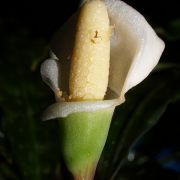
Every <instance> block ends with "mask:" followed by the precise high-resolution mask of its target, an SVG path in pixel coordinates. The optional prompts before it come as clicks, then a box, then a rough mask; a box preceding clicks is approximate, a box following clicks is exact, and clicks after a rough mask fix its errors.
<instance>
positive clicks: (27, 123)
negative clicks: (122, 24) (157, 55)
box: [0, 0, 180, 180]
mask: <svg viewBox="0 0 180 180" xmlns="http://www.w3.org/2000/svg"><path fill="white" fill-rule="evenodd" d="M125 2H127V3H128V4H130V5H131V6H133V7H134V8H135V9H137V10H138V11H139V12H141V13H142V14H143V15H145V17H146V18H147V20H148V21H149V23H150V24H151V25H152V26H153V27H154V29H155V30H156V32H157V33H158V35H159V36H160V37H161V38H162V39H163V40H164V41H165V43H166V49H165V52H164V54H163V56H162V58H161V61H160V63H159V65H158V66H157V67H156V68H155V70H154V71H153V73H151V75H150V76H149V77H148V78H147V79H146V80H145V81H144V82H143V83H141V84H140V85H138V86H136V87H135V88H133V89H132V90H130V91H129V92H128V93H127V95H126V99H127V101H126V102H125V103H124V104H123V105H121V106H119V107H117V109H116V111H115V114H114V117H113V121H112V125H111V128H110V133H109V136H108V140H107V143H106V146H105V149H104V151H103V154H102V157H101V160H100V162H99V165H98V169H97V173H96V177H95V179H98V180H109V179H120V180H121V179H122V180H135V179H138V180H140V179H146V180H148V179H152V178H155V179H171V180H176V179H180V175H179V173H180V140H179V137H180V131H179V128H180V127H179V107H180V83H179V82H180V63H179V61H180V53H179V50H180V49H179V42H180V16H179V8H178V6H177V4H178V3H177V2H176V1H175V0H172V1H171V2H165V1H164V2H163V3H160V4H159V5H158V4H157V2H156V1H155V0H152V1H143V0H136V1H131V0H126V1H125ZM13 3H14V4H13ZM49 3H51V4H49ZM60 3H61V2H55V1H51V2H46V1H44V2H43V4H39V5H38V4H37V2H33V1H25V2H24V3H21V4H18V3H17V2H8V3H7V4H4V5H3V6H1V9H0V34H1V38H0V39H1V41H0V49H1V51H0V179H2V180H7V179H8V180H9V179H10V180H11V179H12V180H32V179H33V180H42V179H43V180H45V179H55V180H56V179H68V178H71V177H70V175H69V174H68V172H67V170H66V168H65V166H64V163H63V161H62V159H61V156H60V147H59V145H58V144H59V138H58V136H59V131H58V126H57V121H56V120H54V121H48V122H42V121H41V114H42V112H43V110H44V109H45V108H46V107H47V106H48V105H49V104H51V103H53V102H54V97H53V94H52V92H51V91H50V90H49V88H47V87H46V86H45V85H44V84H43V83H42V81H41V78H40V74H39V67H40V63H41V62H42V60H44V59H45V58H46V57H48V52H49V42H50V39H51V38H52V36H53V34H54V33H55V32H56V31H57V30H58V28H59V27H60V26H61V25H62V24H63V23H64V22H65V21H66V20H67V19H68V17H70V15H71V14H72V13H73V12H74V11H75V10H76V9H77V7H78V3H79V2H78V0H77V1H70V0H67V1H64V2H63V3H61V4H60Z"/></svg>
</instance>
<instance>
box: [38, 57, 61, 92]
mask: <svg viewBox="0 0 180 180" xmlns="http://www.w3.org/2000/svg"><path fill="white" fill-rule="evenodd" d="M41 77H42V79H43V81H44V82H45V83H46V84H47V85H48V86H49V87H50V88H51V89H52V90H53V91H54V93H56V92H57V91H58V89H59V63H58V61H57V60H54V59H47V60H45V61H44V62H43V63H42V64H41Z"/></svg>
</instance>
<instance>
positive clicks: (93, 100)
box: [41, 0, 164, 179]
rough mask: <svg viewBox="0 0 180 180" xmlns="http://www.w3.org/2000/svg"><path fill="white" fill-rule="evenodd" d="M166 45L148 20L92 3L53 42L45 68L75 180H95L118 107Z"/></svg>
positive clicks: (107, 2) (119, 5)
mask: <svg viewBox="0 0 180 180" xmlns="http://www.w3.org/2000/svg"><path fill="white" fill-rule="evenodd" d="M163 50H164V42H163V41H162V40H161V39H160V38H159V37H158V36H157V35H156V33H155V32H154V30H153V29H152V28H151V26H150V25H149V24H148V23H147V21H146V20H145V19H144V17H143V16H142V15H141V14H140V13H138V12H137V11H136V10H135V9H133V8H132V7H130V6H128V5H127V4H126V3H124V2H122V1H119V0H102V1H100V0H89V1H87V2H85V3H84V4H83V5H82V7H81V9H80V10H78V12H77V13H75V14H74V15H73V16H72V17H71V18H70V19H69V20H68V22H67V23H65V24H64V25H63V27H62V28H61V29H60V31H59V32H58V33H57V34H56V35H55V38H54V39H53V41H52V57H51V58H50V59H48V60H46V61H45V62H44V63H43V64H42V65H41V75H42V78H43V80H44V81H45V82H46V83H47V84H48V85H49V86H50V88H51V89H52V90H53V92H54V93H55V97H56V103H55V104H53V105H51V106H50V107H49V108H48V109H47V110H46V111H45V113H44V115H43V119H44V120H48V119H55V118H61V120H60V124H61V127H63V129H61V131H62V132H63V133H62V153H63V156H64V159H65V162H66V164H67V167H68V168H69V170H70V171H71V172H72V174H73V175H74V177H75V179H92V178H93V173H94V170H95V167H96V165H97V162H98V159H99V157H100V154H101V152H102V149H103V146H104V144H105V141H106V137H107V133H108V129H109V125H110V122H111V117H112V114H113V111H114V108H115V106H117V105H119V104H121V103H123V102H124V100H125V98H124V95H125V93H126V92H127V91H128V90H129V89H130V88H132V87H134V86H136V85H137V84H138V83H140V82H141V81H142V80H144V79H145V78H146V77H147V76H148V74H149V73H150V72H151V71H152V69H153V68H154V67H155V66H156V64H157V63H158V61H159V58H160V56H161V54H162V52H163Z"/></svg>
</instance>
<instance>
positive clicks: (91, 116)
mask: <svg viewBox="0 0 180 180" xmlns="http://www.w3.org/2000/svg"><path fill="white" fill-rule="evenodd" d="M113 111H114V108H109V109H104V110H99V111H95V112H77V113H73V114H70V115H69V116H68V117H66V118H62V119H60V121H59V123H60V132H61V146H62V148H61V149H62V155H63V157H64V160H65V163H66V166H67V168H68V169H69V171H70V172H71V173H72V174H73V176H74V179H75V180H92V179H93V177H94V173H95V169H96V166H97V163H98V161H99V158H100V155H101V152H102V150H103V147H104V145H105V142H106V139H107V134H108V131H109V126H110V123H111V118H112V114H113Z"/></svg>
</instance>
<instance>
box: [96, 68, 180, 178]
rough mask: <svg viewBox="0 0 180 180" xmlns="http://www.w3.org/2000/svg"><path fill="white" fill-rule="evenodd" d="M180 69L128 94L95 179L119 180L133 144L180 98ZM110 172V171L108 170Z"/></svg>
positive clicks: (157, 74) (170, 70)
mask: <svg viewBox="0 0 180 180" xmlns="http://www.w3.org/2000/svg"><path fill="white" fill-rule="evenodd" d="M179 70H180V69H179V68H177V69H174V68H169V67H168V68H163V70H161V71H157V72H154V73H153V74H151V76H150V77H148V78H147V79H146V80H145V81H144V82H143V83H141V84H140V85H138V86H137V87H135V88H134V89H132V90H131V91H129V92H128V93H127V95H126V99H127V100H126V102H125V103H124V104H123V105H121V106H119V107H118V108H117V109H116V111H115V114H114V118H113V121H112V124H111V128H110V132H109V137H108V140H107V144H106V147H105V149H104V153H103V155H102V157H101V161H100V163H99V167H98V172H97V176H96V179H102V180H106V179H117V175H118V173H119V171H120V169H121V167H122V166H123V164H124V162H125V161H126V160H127V155H128V153H129V151H130V149H131V148H132V147H133V145H134V144H135V143H136V142H137V141H138V139H139V138H140V137H142V136H143V135H144V134H145V133H146V132H147V131H148V130H149V129H150V128H152V126H154V125H155V124H156V122H157V121H158V120H159V119H160V117H161V116H162V114H163V113H164V111H165V110H166V108H167V106H168V104H169V103H173V102H175V101H177V100H179V99H180V84H179V83H177V82H178V79H179V78H180V71H179ZM107 169H108V171H107Z"/></svg>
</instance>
